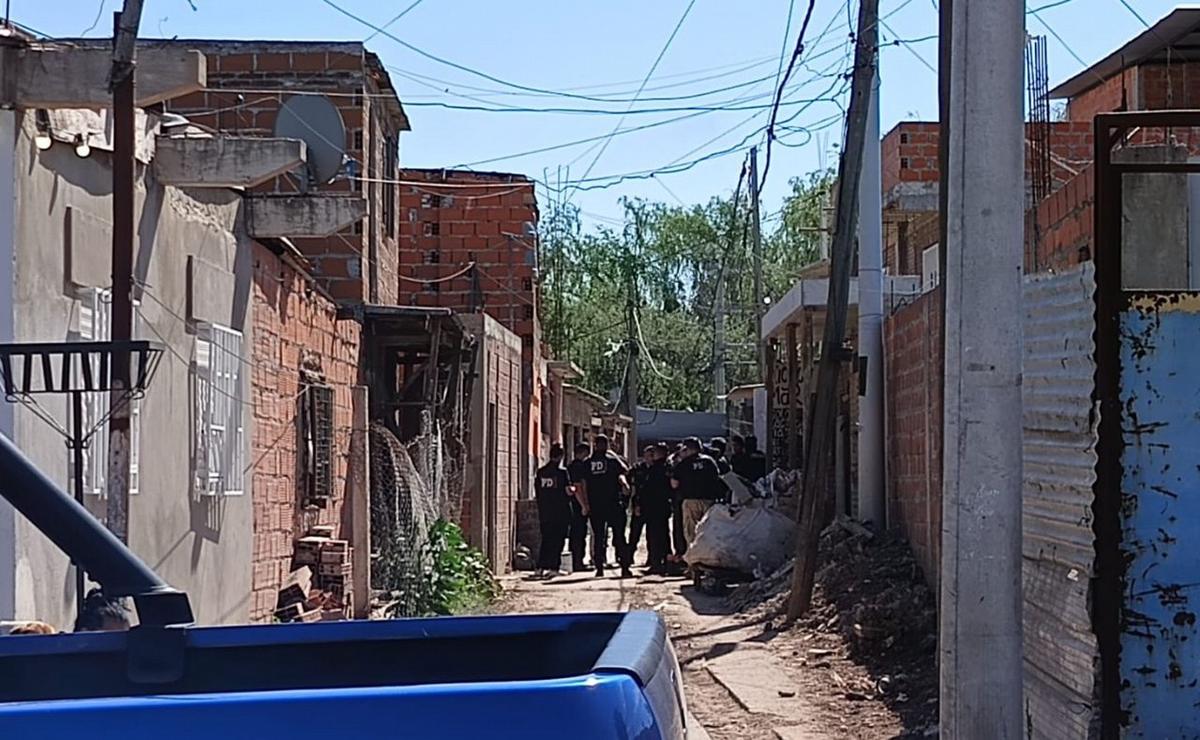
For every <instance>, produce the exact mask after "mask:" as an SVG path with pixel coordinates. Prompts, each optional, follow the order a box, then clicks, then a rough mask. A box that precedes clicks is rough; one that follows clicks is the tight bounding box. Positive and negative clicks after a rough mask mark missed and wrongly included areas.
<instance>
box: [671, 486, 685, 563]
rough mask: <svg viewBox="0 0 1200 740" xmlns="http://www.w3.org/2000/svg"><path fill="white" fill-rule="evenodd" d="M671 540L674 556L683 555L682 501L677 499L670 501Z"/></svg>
mask: <svg viewBox="0 0 1200 740" xmlns="http://www.w3.org/2000/svg"><path fill="white" fill-rule="evenodd" d="M671 540H672V544H674V545H675V556H676V557H680V558H681V557H683V556H684V554H685V553H687V539H686V538H684V536H683V501H681V500H679V499H675V500H674V501H672V502H671Z"/></svg>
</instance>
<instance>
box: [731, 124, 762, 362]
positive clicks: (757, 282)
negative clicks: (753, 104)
mask: <svg viewBox="0 0 1200 740" xmlns="http://www.w3.org/2000/svg"><path fill="white" fill-rule="evenodd" d="M735 205H736V204H735ZM758 211H759V206H758V147H756V146H752V147H750V230H751V234H750V238H751V239H753V240H754V334H755V343H756V346H757V347H758V378H759V380H760V381H761V382H763V383H765V382H767V376H766V371H767V347H766V344H764V343H763V340H762V318H763V314H765V313H766V312H767V304H766V300H765V299H766V295H765V293H764V291H763V244H762V224H761V223H759V214H758Z"/></svg>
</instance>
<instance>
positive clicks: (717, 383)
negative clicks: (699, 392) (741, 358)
mask: <svg viewBox="0 0 1200 740" xmlns="http://www.w3.org/2000/svg"><path fill="white" fill-rule="evenodd" d="M724 262H726V263H727V262H728V255H726V258H725V260H724ZM728 282H729V278H728V276H727V275H726V274H725V265H724V264H722V265H721V271H720V272H718V273H717V287H716V295H715V296H713V352H712V353H713V360H712V361H713V411H715V412H717V413H718V414H724V413H725V409H726V394H728V393H729V387H728V385H727V384H726V382H725V355H726V353H727V352H728V347H726V342H725V315H726V314H727V313H728V311H729V309H728V307H727V306H726V305H725V293H726V286H727V284H728Z"/></svg>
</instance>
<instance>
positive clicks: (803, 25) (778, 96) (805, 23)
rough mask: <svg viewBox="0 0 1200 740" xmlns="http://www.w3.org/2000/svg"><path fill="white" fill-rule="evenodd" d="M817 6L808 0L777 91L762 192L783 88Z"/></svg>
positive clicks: (815, 2) (769, 168)
mask: <svg viewBox="0 0 1200 740" xmlns="http://www.w3.org/2000/svg"><path fill="white" fill-rule="evenodd" d="M816 6H817V0H808V9H807V10H805V11H804V20H803V21H802V22H801V24H800V35H799V36H797V37H796V49H795V51H793V52H792V58H791V61H789V62H788V66H787V71H786V72H785V73H784V75H783V79H781V80H780V81H779V85H777V86H776V91H775V104H774V108H773V109H772V111H771V122H770V123H768V124H767V157H766V163H765V164H764V165H763V172H762V178H761V180H760V181H759V184H758V189H759V193H760V194H761V193H762V188H763V185H764V184H765V183H766V181H767V173H768V172H770V171H771V142H772V141H773V140H774V139H775V119H776V117H777V116H778V115H779V105H780V101H781V99H782V98H783V88H784V87H785V86H786V85H787V81H788V78H789V77H791V76H792V70H793V69H795V67H796V60H797V59H799V58H800V55H801V54H803V53H804V35H805V34H806V33H808V24H809V23H810V22H811V21H812V16H813V10H814V9H815V8H816Z"/></svg>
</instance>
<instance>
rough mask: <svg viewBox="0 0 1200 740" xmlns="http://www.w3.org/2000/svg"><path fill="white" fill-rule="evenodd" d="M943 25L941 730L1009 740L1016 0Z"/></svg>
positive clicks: (1015, 438)
mask: <svg viewBox="0 0 1200 740" xmlns="http://www.w3.org/2000/svg"><path fill="white" fill-rule="evenodd" d="M953 22H954V33H953V51H952V54H953V61H952V63H951V75H952V78H951V83H950V113H951V118H952V121H953V124H952V127H951V131H950V162H949V164H950V167H949V173H948V176H947V181H948V185H949V192H948V193H947V195H948V196H949V215H948V219H947V228H948V233H947V243H946V247H947V250H946V257H947V259H946V268H947V269H946V272H945V274H944V277H943V278H942V279H943V280H944V281H945V288H944V289H945V292H946V389H945V394H946V406H945V435H946V436H945V443H944V447H943V449H944V450H945V463H944V466H945V467H944V477H943V481H944V488H943V493H942V578H941V588H942V596H941V609H940V615H941V630H940V638H939V640H938V645H939V647H940V649H941V660H940V665H941V722H940V724H939V727H940V730H941V736H942V737H943V738H996V739H997V740H1004V739H1008V740H1018V739H1019V738H1021V737H1022V736H1023V735H1022V733H1023V731H1024V727H1023V725H1022V719H1023V710H1022V659H1021V652H1022V651H1021V647H1022V645H1021V638H1022V634H1021V606H1022V604H1021V600H1022V596H1021V476H1022V469H1021V431H1022V418H1021V412H1022V408H1021V353H1022V337H1021V326H1022V318H1023V317H1022V305H1021V265H1022V251H1023V239H1024V199H1025V180H1024V162H1025V157H1024V143H1023V142H1024V131H1023V128H1024V124H1023V121H1022V114H1023V111H1024V105H1023V96H1024V90H1023V84H1022V74H1023V69H1024V50H1025V14H1024V4H1023V3H1013V2H984V1H982V0H976V1H975V2H970V0H959V2H956V3H955V4H954V21H953Z"/></svg>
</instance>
